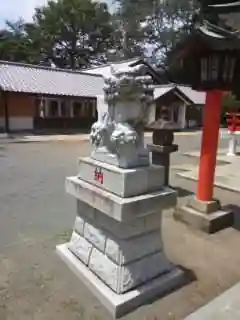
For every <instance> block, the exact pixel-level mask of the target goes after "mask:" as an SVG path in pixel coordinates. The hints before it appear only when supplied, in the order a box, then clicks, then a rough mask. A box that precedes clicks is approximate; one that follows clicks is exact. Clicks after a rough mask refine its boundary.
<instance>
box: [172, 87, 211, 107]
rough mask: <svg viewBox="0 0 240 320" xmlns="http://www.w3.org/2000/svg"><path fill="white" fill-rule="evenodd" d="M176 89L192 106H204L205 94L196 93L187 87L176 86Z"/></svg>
mask: <svg viewBox="0 0 240 320" xmlns="http://www.w3.org/2000/svg"><path fill="white" fill-rule="evenodd" d="M177 88H178V90H180V91H181V92H182V93H183V94H184V95H185V96H186V97H187V98H188V99H189V100H191V101H192V102H193V103H194V104H205V101H206V92H202V91H196V90H193V89H192V88H190V87H187V86H177Z"/></svg>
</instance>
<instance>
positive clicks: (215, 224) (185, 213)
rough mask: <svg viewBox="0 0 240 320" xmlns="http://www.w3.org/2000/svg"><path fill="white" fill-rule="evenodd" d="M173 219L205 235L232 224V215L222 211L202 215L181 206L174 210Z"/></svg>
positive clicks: (229, 212) (190, 208)
mask: <svg viewBox="0 0 240 320" xmlns="http://www.w3.org/2000/svg"><path fill="white" fill-rule="evenodd" d="M174 217H175V219H176V220H179V221H181V222H183V223H185V224H187V225H189V226H191V227H193V228H195V229H198V230H201V231H204V232H206V233H214V232H217V231H219V230H221V229H224V228H227V227H230V226H232V224H233V213H232V212H231V211H224V210H217V211H215V212H212V213H202V212H200V211H198V210H196V209H194V208H192V207H190V206H182V207H177V208H176V210H175V212H174Z"/></svg>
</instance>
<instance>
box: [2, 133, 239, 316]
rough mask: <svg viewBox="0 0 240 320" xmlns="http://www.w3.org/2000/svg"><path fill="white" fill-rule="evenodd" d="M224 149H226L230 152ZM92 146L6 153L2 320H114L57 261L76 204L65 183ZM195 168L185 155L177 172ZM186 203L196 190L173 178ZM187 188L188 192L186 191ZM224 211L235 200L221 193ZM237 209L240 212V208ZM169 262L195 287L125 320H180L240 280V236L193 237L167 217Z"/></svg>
mask: <svg viewBox="0 0 240 320" xmlns="http://www.w3.org/2000/svg"><path fill="white" fill-rule="evenodd" d="M177 142H178V143H179V144H180V149H181V150H183V151H190V150H194V149H198V148H199V143H200V137H197V136H196V137H191V138H190V137H179V138H178V139H177ZM224 143H226V142H224V141H221V145H224ZM88 153H89V145H88V143H86V142H82V143H76V142H75V143H74V142H71V143H70V142H67V143H64V142H57V143H30V144H9V145H6V144H5V145H2V146H0V181H1V183H0V203H1V209H0V255H1V256H0V258H1V263H0V320H53V319H58V320H66V319H67V320H79V319H81V320H97V319H98V320H110V319H111V317H110V316H109V314H108V313H107V312H106V311H105V310H104V309H103V308H102V307H101V305H100V304H99V302H98V301H97V300H96V299H95V298H94V297H93V296H92V295H91V293H90V292H89V291H88V290H87V289H86V288H85V287H84V286H83V285H82V284H81V283H80V282H79V281H76V278H75V276H74V275H73V274H72V273H71V272H70V271H69V270H68V269H67V267H66V266H65V265H64V264H63V263H62V262H61V261H60V260H59V258H58V257H57V256H56V254H55V252H54V251H55V246H56V245H57V244H60V243H63V242H66V241H67V240H68V239H69V236H70V232H71V228H72V225H73V222H74V218H75V202H74V200H73V199H72V198H70V197H68V196H67V195H65V191H64V179H65V177H66V176H68V175H74V174H76V170H77V157H78V156H81V155H86V154H88ZM183 161H189V160H188V159H186V158H184V157H182V156H181V155H179V154H176V155H174V156H173V164H179V163H182V162H183ZM171 183H172V185H174V186H176V187H178V188H179V191H180V197H179V201H180V202H184V201H185V197H186V196H187V195H189V191H188V190H191V191H194V188H195V184H194V183H191V182H185V181H184V180H179V179H177V178H176V177H175V175H174V173H173V174H172V181H171ZM180 186H181V188H180ZM216 195H217V196H218V197H219V198H220V199H221V200H222V202H223V204H228V203H232V204H234V205H235V206H237V205H239V198H238V195H236V194H231V193H228V192H224V191H220V190H216ZM236 208H237V207H236ZM162 232H163V238H164V243H165V247H166V252H167V255H168V256H169V258H170V260H172V261H173V262H174V263H176V264H177V265H180V266H182V267H184V268H185V269H186V270H189V271H188V275H189V279H191V280H193V281H191V282H190V283H189V284H188V285H186V286H185V287H183V288H182V289H180V290H177V291H175V292H174V293H172V294H170V295H168V296H166V297H164V298H162V299H160V300H158V301H156V302H154V303H152V304H150V305H146V306H143V307H141V308H139V309H138V310H137V311H135V312H133V313H131V314H129V315H128V316H126V317H125V318H124V319H125V320H137V319H139V320H142V319H144V320H157V319H159V320H173V319H174V320H180V319H184V318H185V317H186V316H187V315H188V314H189V313H191V312H192V311H193V310H195V309H197V308H198V307H200V306H201V305H203V304H205V303H207V302H208V301H210V300H211V299H212V298H213V297H215V296H216V295H218V294H219V293H221V292H222V291H224V290H225V289H227V288H229V287H230V286H231V285H233V284H234V283H236V282H238V281H239V280H240V268H239V264H240V254H239V253H238V252H239V250H238V246H239V241H240V235H239V232H238V231H237V230H236V229H234V228H228V229H226V230H224V231H221V232H219V233H217V234H216V235H212V236H209V235H204V234H202V233H199V232H196V231H192V230H190V229H188V228H187V227H185V226H184V225H182V224H180V223H178V222H176V221H174V220H173V219H172V215H171V212H166V213H165V215H164V218H163V226H162Z"/></svg>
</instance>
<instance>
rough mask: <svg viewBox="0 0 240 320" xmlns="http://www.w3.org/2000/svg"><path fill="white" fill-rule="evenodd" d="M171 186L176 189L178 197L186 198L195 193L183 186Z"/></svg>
mask: <svg viewBox="0 0 240 320" xmlns="http://www.w3.org/2000/svg"><path fill="white" fill-rule="evenodd" d="M169 187H170V188H172V189H174V190H176V192H177V196H178V198H185V197H188V196H191V195H193V194H194V192H191V191H189V190H187V189H184V188H181V187H177V186H171V185H170V186H169Z"/></svg>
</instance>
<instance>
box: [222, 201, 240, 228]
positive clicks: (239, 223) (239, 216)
mask: <svg viewBox="0 0 240 320" xmlns="http://www.w3.org/2000/svg"><path fill="white" fill-rule="evenodd" d="M224 209H226V210H230V211H232V212H233V214H234V222H233V228H234V229H236V230H238V231H240V207H239V206H238V205H236V204H229V205H226V206H224Z"/></svg>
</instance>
